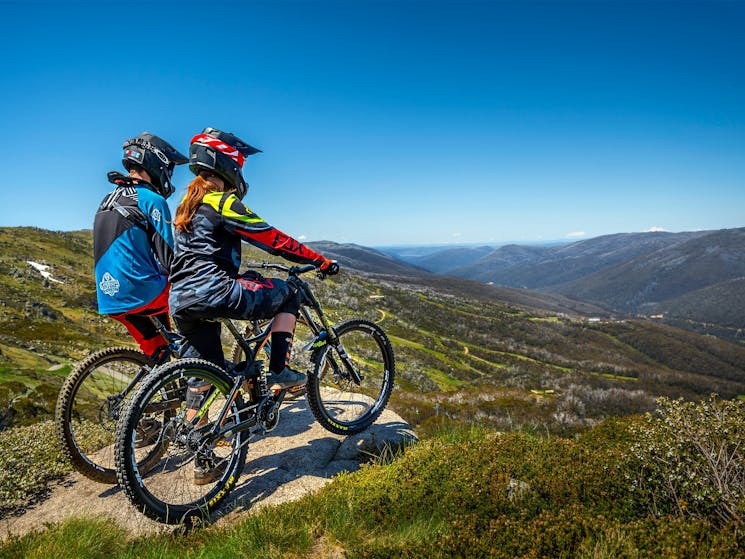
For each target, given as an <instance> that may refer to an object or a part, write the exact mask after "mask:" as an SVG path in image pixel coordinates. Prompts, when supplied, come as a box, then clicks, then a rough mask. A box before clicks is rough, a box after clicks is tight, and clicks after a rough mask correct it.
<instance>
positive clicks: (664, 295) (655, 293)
mask: <svg viewBox="0 0 745 559" xmlns="http://www.w3.org/2000/svg"><path fill="white" fill-rule="evenodd" d="M459 250H460V252H458V251H459ZM473 254H474V253H473V252H472V250H470V249H469V250H463V249H451V250H448V251H440V252H439V253H434V254H430V255H428V256H427V259H428V260H427V261H431V262H435V263H437V266H436V267H434V266H433V267H430V269H433V270H436V271H438V272H440V273H447V274H450V275H453V276H457V277H461V278H467V279H472V280H475V281H480V282H485V283H493V284H495V285H501V286H506V287H517V288H527V289H531V290H538V291H543V292H550V293H554V294H560V295H564V296H565V297H568V298H571V299H576V300H583V301H586V302H589V303H593V304H596V305H600V306H602V307H604V308H606V309H608V310H609V311H615V312H621V313H625V314H646V315H663V318H664V319H666V320H669V321H671V322H674V323H675V324H677V325H681V324H682V325H686V324H687V325H688V326H693V327H694V329H698V330H701V331H707V327H706V325H707V324H708V323H712V324H715V325H722V326H726V327H727V328H733V329H741V328H745V295H743V293H742V289H743V288H744V287H745V281H741V280H743V279H745V228H736V229H722V230H712V231H694V232H682V233H668V232H647V233H618V234H614V235H604V236H601V237H595V238H592V239H586V240H582V241H578V242H575V243H571V244H567V245H561V246H524V245H514V244H513V245H507V246H503V247H499V248H497V249H495V250H493V251H492V252H490V253H488V254H486V255H484V256H482V257H480V258H476V259H473V260H472V261H471V262H470V263H467V264H465V265H461V266H456V265H454V266H451V267H448V266H447V265H445V264H444V262H445V261H449V262H451V263H454V264H455V263H458V262H462V261H463V260H467V259H468V258H469V257H472V256H473ZM427 261H424V260H423V261H422V266H423V267H425V268H427V267H428V266H427V264H426V262H427ZM709 331H713V330H709ZM735 334H737V332H735ZM738 335H739V334H738Z"/></svg>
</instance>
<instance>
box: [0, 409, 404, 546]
mask: <svg viewBox="0 0 745 559" xmlns="http://www.w3.org/2000/svg"><path fill="white" fill-rule="evenodd" d="M281 413H282V415H281V420H280V423H279V425H278V426H277V428H276V429H275V430H274V431H272V432H271V433H268V434H266V435H263V436H261V437H259V438H257V439H256V440H255V441H253V442H252V443H251V445H250V446H249V451H248V457H247V459H246V466H245V468H244V470H243V475H242V476H241V478H240V480H239V481H238V485H237V486H236V489H235V490H234V491H233V492H232V493H231V495H230V498H229V501H228V502H227V504H226V505H225V506H223V507H222V509H221V510H220V511H219V513H218V514H217V515H216V516H217V518H216V520H215V521H216V523H218V524H219V523H221V522H228V521H229V519H231V518H235V516H236V515H240V514H242V513H245V512H246V511H248V510H250V509H253V508H257V507H260V506H267V505H275V504H279V503H283V502H286V501H292V500H295V499H298V498H300V497H302V496H303V495H305V494H306V493H308V492H310V491H314V490H316V489H318V488H320V487H322V486H323V485H324V484H326V483H328V482H329V481H330V480H331V478H332V477H333V476H334V475H336V474H338V473H339V472H342V471H354V470H356V469H358V468H359V467H360V464H361V463H362V462H364V461H367V460H369V459H370V458H371V456H374V455H376V454H379V453H380V452H381V449H382V448H383V447H385V446H386V445H390V446H392V447H399V446H401V445H404V444H407V443H408V442H410V441H414V440H416V435H415V434H414V432H413V431H412V430H411V428H410V427H409V425H408V424H407V423H406V422H404V421H403V420H402V419H401V418H400V417H399V416H398V415H396V414H395V413H393V412H391V411H389V410H386V411H384V412H383V414H382V415H381V417H380V418H379V419H378V421H377V422H376V424H375V425H373V426H372V427H371V428H370V429H368V430H367V431H365V432H364V433H361V434H359V435H355V436H351V437H342V436H339V435H334V434H332V433H330V432H328V431H326V430H324V429H323V428H322V427H321V426H320V425H319V424H318V423H317V422H316V421H315V420H314V418H313V415H312V414H311V412H310V410H309V409H308V407H307V404H306V402H305V400H304V399H302V398H301V399H298V400H295V401H292V402H288V403H286V404H285V405H284V406H283V408H282V412H281ZM73 516H77V517H80V516H84V517H96V518H101V517H108V518H110V519H111V520H113V521H114V522H116V523H117V524H119V525H121V526H124V527H126V528H127V529H128V530H129V531H130V532H132V534H133V535H140V534H147V533H155V532H159V531H170V530H173V527H172V526H165V525H161V524H159V523H157V522H154V521H151V520H149V519H147V518H146V517H145V516H144V515H142V514H141V513H139V512H138V511H137V510H135V509H134V507H132V506H131V505H130V504H129V502H128V501H127V499H126V497H125V495H124V493H123V492H122V491H121V490H120V489H119V488H118V487H116V486H109V485H104V484H100V483H96V482H93V481H90V480H88V479H86V478H85V477H83V476H81V475H79V474H77V473H74V474H71V475H69V476H68V477H67V478H65V479H64V480H63V481H62V482H60V483H58V484H57V485H56V486H55V487H54V488H53V489H52V491H51V493H50V495H49V497H48V498H47V499H46V500H45V501H43V502H42V503H39V504H38V505H36V506H34V507H33V508H30V509H28V510H26V511H25V512H24V513H23V514H22V515H20V516H16V517H12V518H6V519H3V520H2V521H0V537H7V536H8V535H10V534H16V535H20V534H24V533H27V532H29V531H33V530H40V529H43V528H44V526H45V525H46V524H50V523H54V522H59V521H61V520H64V519H66V518H68V517H73Z"/></svg>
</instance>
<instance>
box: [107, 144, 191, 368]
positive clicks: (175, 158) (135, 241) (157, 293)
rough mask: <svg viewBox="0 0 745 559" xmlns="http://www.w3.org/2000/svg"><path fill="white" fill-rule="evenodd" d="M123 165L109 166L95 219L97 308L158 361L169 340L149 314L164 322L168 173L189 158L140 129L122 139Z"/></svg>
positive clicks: (169, 255)
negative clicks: (107, 189) (105, 190)
mask: <svg viewBox="0 0 745 559" xmlns="http://www.w3.org/2000/svg"><path fill="white" fill-rule="evenodd" d="M123 148H124V155H123V156H122V164H123V165H124V168H125V169H126V170H127V171H128V173H129V175H124V174H122V173H120V172H117V171H111V172H110V173H109V175H108V177H109V182H111V183H113V184H114V185H115V188H114V189H113V190H112V191H111V192H109V194H108V195H107V196H106V197H105V198H104V199H103V201H102V202H101V205H100V206H99V208H98V211H97V212H96V217H95V220H94V223H93V251H94V257H95V276H96V294H97V298H98V312H99V313H101V314H106V315H109V316H110V317H111V318H114V319H116V320H118V321H119V322H121V323H122V324H124V326H126V328H127V330H128V331H129V333H130V334H131V335H132V337H134V339H135V341H137V343H138V344H139V346H140V349H141V350H142V351H143V352H144V353H145V354H146V355H148V356H150V357H153V358H154V359H155V360H156V361H162V360H163V359H165V358H166V357H167V342H166V340H165V339H164V338H163V336H162V335H161V334H160V333H159V332H158V330H157V329H156V328H155V326H154V325H153V323H152V322H151V320H150V319H149V317H150V316H156V317H157V318H158V319H159V320H160V321H161V322H162V323H163V324H164V325H165V326H166V327H170V321H169V317H168V287H169V286H168V273H169V270H170V266H171V261H172V259H173V233H172V231H171V212H170V210H169V208H168V204H167V203H166V198H168V197H169V196H170V195H171V194H172V193H173V191H174V188H173V185H172V184H171V176H172V174H173V169H174V168H175V166H176V165H181V164H183V163H186V162H187V161H188V159H187V158H186V156H184V155H183V154H181V153H179V151H178V150H176V149H175V148H174V147H173V146H171V144H169V143H168V142H166V141H165V140H163V139H162V138H159V137H158V136H156V135H154V134H150V133H148V132H143V133H142V134H140V135H139V136H137V137H135V138H131V139H129V140H127V141H126V142H124V146H123Z"/></svg>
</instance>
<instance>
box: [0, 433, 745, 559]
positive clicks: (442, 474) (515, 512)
mask: <svg viewBox="0 0 745 559" xmlns="http://www.w3.org/2000/svg"><path fill="white" fill-rule="evenodd" d="M628 423H629V422H628V420H626V421H624V422H619V421H611V422H610V423H607V424H605V425H603V426H602V427H600V428H595V429H594V430H591V431H590V432H588V433H587V434H585V435H583V436H582V437H580V438H578V439H576V440H574V439H552V438H545V437H536V436H535V435H530V434H526V433H511V434H505V435H495V434H494V433H491V432H486V431H480V430H471V431H469V432H464V433H453V432H449V433H447V434H446V435H440V436H437V437H434V438H432V439H430V440H428V441H425V442H423V443H420V444H419V445H417V446H415V447H413V448H410V449H408V450H407V451H406V452H405V453H404V454H403V455H400V456H398V457H396V458H395V459H393V460H392V461H391V462H389V463H387V464H378V465H374V466H369V467H366V468H363V469H362V470H361V471H359V472H356V473H354V474H345V475H341V476H340V477H338V478H336V479H335V480H334V481H333V482H332V483H331V484H329V485H327V486H326V487H325V488H324V489H322V490H321V491H320V492H318V493H316V494H311V495H308V496H306V497H305V498H303V499H302V500H300V501H297V502H294V503H288V504H285V505H281V506H278V507H274V508H269V509H264V510H262V511H259V512H256V513H254V514H251V515H248V516H245V517H242V518H241V519H240V520H238V521H236V523H235V524H233V525H231V526H228V527H222V528H208V529H205V530H196V531H194V532H192V533H190V534H188V535H186V536H184V535H182V534H174V535H164V536H157V537H147V538H142V539H135V540H132V539H129V537H128V536H127V534H126V533H124V532H123V531H122V530H121V529H119V528H118V527H116V526H114V525H112V524H111V523H108V522H106V521H101V520H76V519H72V520H68V521H66V522H64V523H63V524H61V525H55V526H52V527H50V528H49V529H48V530H46V531H44V532H42V533H40V534H31V535H28V536H24V537H21V538H14V539H11V540H10V541H9V542H7V543H6V544H5V545H4V546H2V547H0V554H1V555H2V556H3V557H7V558H8V559H12V558H19V559H20V558H24V559H35V558H46V557H54V558H55V559H65V558H75V559H78V558H81V559H86V558H96V557H138V558H140V559H149V558H169V557H174V558H179V559H188V558H192V557H200V558H206V557H215V558H218V557H257V558H261V557H275V558H276V557H293V558H297V557H314V558H317V559H325V558H338V557H370V558H372V557H381V558H382V557H386V558H387V557H428V558H429V557H435V558H437V557H443V558H445V557H447V558H450V557H495V558H513V557H545V558H561V557H587V558H591V557H609V558H610V557H629V558H631V557H635V558H641V557H666V558H693V557H707V558H725V557H727V558H730V557H737V556H742V553H743V549H744V546H745V538H744V537H743V533H742V531H740V532H737V531H736V530H735V529H734V526H731V525H725V526H723V527H722V526H716V525H714V524H712V523H711V522H710V521H708V520H705V519H695V518H684V517H673V516H668V515H663V516H661V517H653V516H651V515H649V513H648V511H647V509H646V507H645V505H644V503H643V502H641V501H640V500H639V499H638V498H635V497H634V496H633V495H632V494H630V493H629V491H628V481H627V479H626V474H627V473H629V472H630V471H631V469H632V468H633V465H632V464H630V463H629V461H628V460H627V458H626V457H627V456H628V446H629V439H630V435H629V431H628Z"/></svg>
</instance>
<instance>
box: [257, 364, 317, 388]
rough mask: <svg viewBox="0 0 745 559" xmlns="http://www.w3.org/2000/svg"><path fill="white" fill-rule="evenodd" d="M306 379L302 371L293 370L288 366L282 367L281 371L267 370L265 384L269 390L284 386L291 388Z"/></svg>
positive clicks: (301, 384)
mask: <svg viewBox="0 0 745 559" xmlns="http://www.w3.org/2000/svg"><path fill="white" fill-rule="evenodd" d="M307 380H308V377H306V376H305V375H304V374H303V373H298V372H297V371H293V370H292V369H290V368H289V367H285V368H284V369H282V372H281V373H273V372H271V371H269V374H268V375H267V377H266V382H267V385H268V386H269V390H284V389H286V388H292V387H293V386H303V385H305V382H306V381H307Z"/></svg>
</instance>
